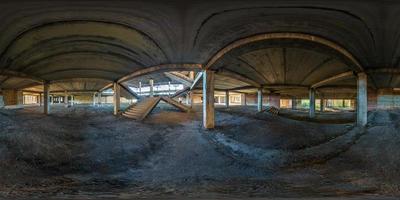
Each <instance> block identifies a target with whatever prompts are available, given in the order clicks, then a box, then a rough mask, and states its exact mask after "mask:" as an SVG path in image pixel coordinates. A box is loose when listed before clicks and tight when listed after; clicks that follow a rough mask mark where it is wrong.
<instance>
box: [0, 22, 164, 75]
mask: <svg viewBox="0 0 400 200" xmlns="http://www.w3.org/2000/svg"><path fill="white" fill-rule="evenodd" d="M165 59H166V56H165V54H164V53H163V52H162V50H161V49H160V47H158V46H157V44H155V43H154V42H153V41H152V40H151V39H150V38H148V37H147V36H145V35H143V34H142V33H141V32H139V31H137V30H134V29H131V28H129V27H126V26H122V25H118V24H113V23H104V22H93V21H68V22H57V23H51V24H46V25H42V26H39V27H35V28H34V29H31V30H29V31H26V32H24V33H23V34H21V35H19V36H18V37H17V38H16V39H15V40H14V41H13V42H12V43H11V44H10V45H9V46H8V48H7V49H6V51H5V52H4V53H3V56H2V60H1V62H0V63H1V64H2V65H1V66H6V67H3V68H5V69H7V70H12V71H18V72H22V73H26V74H30V75H32V76H35V77H39V78H42V79H44V80H50V81H51V80H59V79H67V78H103V79H107V80H116V79H118V78H119V77H121V76H123V75H125V74H127V73H129V72H132V71H135V70H139V69H141V68H144V67H145V66H149V65H154V64H158V63H160V62H162V61H163V60H165Z"/></svg>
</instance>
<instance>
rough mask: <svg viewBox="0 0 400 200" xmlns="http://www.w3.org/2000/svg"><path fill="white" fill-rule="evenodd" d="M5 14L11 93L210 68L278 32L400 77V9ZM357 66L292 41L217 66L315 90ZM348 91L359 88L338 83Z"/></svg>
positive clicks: (6, 77)
mask: <svg viewBox="0 0 400 200" xmlns="http://www.w3.org/2000/svg"><path fill="white" fill-rule="evenodd" d="M0 8H1V10H2V12H1V13H0V64H1V65H0V87H2V88H23V87H28V86H31V85H32V84H35V83H37V81H35V80H33V81H32V79H42V80H46V81H59V80H70V81H71V80H76V79H77V78H86V79H104V80H106V81H115V80H118V79H119V78H121V77H123V76H125V75H127V74H129V73H133V72H137V71H140V70H143V69H146V68H149V67H151V66H155V65H160V64H182V63H198V64H203V65H206V64H207V62H208V61H209V60H210V59H211V58H212V56H213V55H215V54H216V53H217V52H218V51H219V50H220V49H222V48H223V47H225V46H227V45H229V44H231V43H233V42H235V41H237V40H239V39H242V38H246V37H250V36H254V35H257V34H262V33H277V32H284V33H287V32H291V33H303V34H309V35H315V36H318V37H321V38H325V39H327V40H329V41H332V42H334V43H335V44H337V45H338V46H340V47H342V48H343V49H345V50H347V51H348V52H349V53H350V54H351V55H352V56H353V57H354V58H355V59H356V60H357V61H358V62H359V64H360V65H361V66H362V67H363V68H364V69H365V70H366V71H367V72H368V70H377V69H384V68H385V69H392V70H393V71H395V70H399V71H400V66H399V65H400V48H399V45H400V21H399V20H398V18H399V16H400V2H396V1H372V0H371V1H362V2H361V1H344V0H336V1H333V0H326V1H292V0H287V1H284V0H283V1H272V0H263V1H257V0H249V1H232V0H231V1H224V0H221V1H211V0H202V1H200V0H198V1H188V0H186V1H183V0H172V1H168V2H165V1H162V0H147V1H100V0H90V1H89V0H88V1H71V0H70V1H59V0H58V1H46V0H40V1H29V2H28V1H22V0H15V1H10V2H5V3H0ZM282 61H284V63H283V62H282ZM221 63H222V64H221ZM245 63H247V64H245ZM353 64H354V63H352V62H350V61H349V60H346V59H345V58H343V55H341V54H340V53H338V52H336V51H332V49H329V48H324V46H323V45H313V44H309V43H307V44H305V42H303V41H295V42H293V41H290V40H285V41H268V42H259V43H254V44H247V45H244V46H241V47H239V48H237V49H235V50H232V52H229V54H227V55H226V56H224V57H223V58H222V59H221V61H218V63H217V64H216V66H213V67H217V68H218V67H221V65H229V66H226V67H224V68H226V69H229V70H231V71H233V72H237V73H241V74H242V75H244V76H246V77H248V78H249V79H251V80H253V81H255V82H257V83H260V84H263V85H270V84H273V85H275V84H284V85H305V86H309V85H311V84H313V83H316V82H318V81H320V80H324V79H325V78H329V77H331V76H334V75H337V74H338V73H341V72H345V71H349V70H354V69H355V67H354V66H352V65H353ZM316 66H319V67H316ZM252 67H253V68H255V69H257V71H259V72H260V73H258V74H256V73H254V69H251V68H252ZM6 72H7V73H6ZM10 72H12V73H10ZM399 74H400V73H388V72H385V73H382V72H380V73H372V72H371V78H370V85H374V86H376V87H377V88H387V87H400V77H399ZM161 79H163V78H161ZM218 79H220V80H221V81H218ZM226 79H227V78H217V87H221V89H229V88H232V87H244V86H248V84H245V83H244V82H243V80H238V79H236V82H235V81H227V80H226ZM227 82H229V83H231V84H226V83H227ZM98 83H101V84H105V85H106V83H105V82H103V83H102V82H101V81H99V82H98ZM330 84H331V83H330ZM340 84H342V85H348V84H354V81H352V80H349V81H348V82H342V81H337V82H336V83H335V84H333V85H335V86H336V85H340Z"/></svg>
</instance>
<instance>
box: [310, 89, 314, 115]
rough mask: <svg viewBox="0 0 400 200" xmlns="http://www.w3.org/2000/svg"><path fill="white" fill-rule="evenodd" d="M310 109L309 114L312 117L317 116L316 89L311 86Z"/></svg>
mask: <svg viewBox="0 0 400 200" xmlns="http://www.w3.org/2000/svg"><path fill="white" fill-rule="evenodd" d="M309 93H310V110H309V116H310V118H315V89H314V88H310V91H309Z"/></svg>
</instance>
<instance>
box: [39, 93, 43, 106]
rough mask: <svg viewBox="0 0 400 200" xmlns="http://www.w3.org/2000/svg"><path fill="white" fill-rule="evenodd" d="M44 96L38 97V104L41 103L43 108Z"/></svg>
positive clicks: (40, 94)
mask: <svg viewBox="0 0 400 200" xmlns="http://www.w3.org/2000/svg"><path fill="white" fill-rule="evenodd" d="M42 98H43V96H42V93H39V97H38V101H39V102H38V103H39V106H42V105H43V99H42Z"/></svg>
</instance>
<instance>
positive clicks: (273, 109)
mask: <svg viewBox="0 0 400 200" xmlns="http://www.w3.org/2000/svg"><path fill="white" fill-rule="evenodd" d="M279 111H280V110H279V108H276V107H274V106H270V107H267V108H266V109H264V110H262V111H261V112H260V113H262V112H268V113H270V114H272V115H279Z"/></svg>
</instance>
